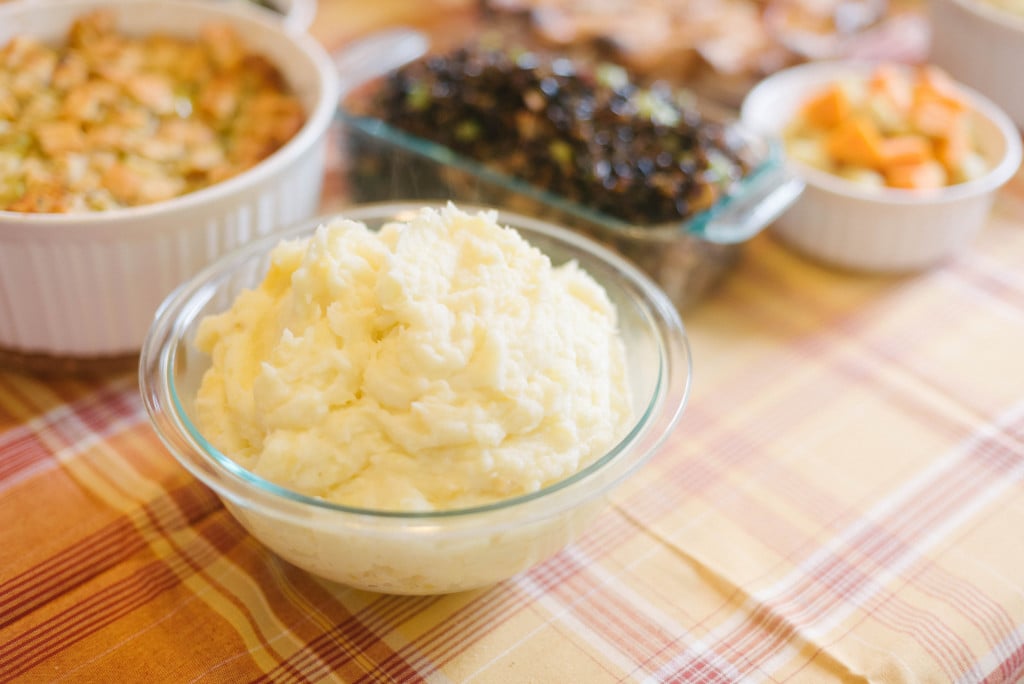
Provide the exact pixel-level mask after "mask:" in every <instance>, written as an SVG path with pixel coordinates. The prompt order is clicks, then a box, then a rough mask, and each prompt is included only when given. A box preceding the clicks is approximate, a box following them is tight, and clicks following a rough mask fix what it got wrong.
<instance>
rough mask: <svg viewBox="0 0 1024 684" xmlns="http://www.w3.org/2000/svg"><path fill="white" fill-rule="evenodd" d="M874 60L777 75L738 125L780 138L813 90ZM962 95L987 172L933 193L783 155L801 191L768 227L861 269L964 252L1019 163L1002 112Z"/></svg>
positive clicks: (912, 266) (862, 71) (889, 268)
mask: <svg viewBox="0 0 1024 684" xmlns="http://www.w3.org/2000/svg"><path fill="white" fill-rule="evenodd" d="M875 66H876V65H874V64H870V63H864V62H818V63H811V64H804V65H801V66H797V67H792V68H790V69H786V70H784V71H781V72H779V73H777V74H775V75H774V76H771V77H769V78H768V79H766V80H765V81H763V82H761V83H760V84H759V85H758V86H756V87H755V88H754V89H753V90H752V91H751V92H750V93H749V94H748V96H747V97H746V99H745V100H744V102H743V107H742V113H741V117H742V119H743V122H744V123H745V124H746V125H747V126H748V127H750V128H751V129H752V130H754V131H755V132H758V133H761V134H763V135H776V136H777V135H780V134H781V132H782V130H783V128H784V127H785V126H786V125H787V124H788V123H789V122H790V121H791V120H792V118H793V116H794V115H795V114H796V111H797V109H798V108H799V107H800V106H801V104H802V103H803V102H804V101H805V100H806V99H807V98H808V97H809V96H810V95H811V94H812V93H813V92H816V91H818V90H820V89H821V88H822V87H824V86H825V85H827V84H829V83H832V82H835V81H836V80H842V79H851V78H864V77H866V76H867V75H868V74H869V73H870V72H871V71H872V70H873V69H874V68H875ZM963 91H964V95H965V97H966V98H967V99H968V101H969V103H970V106H971V108H972V111H973V112H974V116H975V122H974V124H975V129H976V132H977V135H978V143H979V146H980V147H981V152H982V154H983V156H984V157H985V159H986V160H987V161H988V163H989V165H990V168H991V170H990V171H989V172H988V173H987V174H985V175H984V176H982V177H981V178H979V179H977V180H974V181H971V182H969V183H960V184H957V185H952V186H948V187H945V188H941V189H939V190H935V191H910V190H900V189H892V188H882V189H873V188H864V187H862V186H859V185H857V184H855V183H853V182H851V181H847V180H844V179H842V178H840V177H838V176H834V175H832V174H829V173H827V172H824V171H820V170H817V169H814V168H811V167H808V166H806V165H803V164H800V163H797V162H794V161H790V162H789V164H790V166H791V167H792V169H793V171H794V172H795V173H798V174H799V175H800V176H801V177H802V178H803V179H804V181H805V183H806V187H805V189H804V192H803V193H802V194H801V196H800V197H799V199H797V201H796V202H795V203H794V204H793V206H791V207H790V209H789V210H788V211H787V212H786V213H785V214H783V215H782V217H780V218H779V220H778V221H777V222H776V223H775V224H774V225H773V226H772V227H771V229H770V230H772V231H773V232H774V233H775V234H777V235H778V236H779V237H781V238H782V239H783V240H784V241H785V242H787V243H788V244H789V245H791V246H793V247H795V248H796V249H798V250H799V251H801V252H803V253H805V254H807V255H809V256H811V257H814V258H817V259H820V260H822V261H825V262H827V263H830V264H833V265H837V266H841V267H845V268H852V269H857V270H866V271H879V272H899V271H913V270H919V269H922V268H926V267H928V266H931V265H933V264H936V263H937V262H939V261H942V260H943V259H945V258H947V257H949V256H951V255H953V254H955V253H957V252H958V251H960V250H961V249H963V248H964V247H965V246H967V245H968V244H969V243H970V242H971V241H972V240H973V238H974V237H975V235H976V234H977V233H978V231H979V230H980V229H981V228H982V226H983V225H984V223H985V220H986V218H987V216H988V214H989V210H990V209H991V206H992V201H993V199H994V197H995V193H996V190H997V189H998V188H999V187H1000V186H1002V185H1003V184H1004V183H1005V182H1006V181H1007V180H1009V179H1010V178H1011V177H1012V176H1013V174H1014V172H1016V170H1017V168H1018V167H1019V166H1020V162H1021V142H1020V136H1019V134H1018V133H1017V130H1016V129H1015V128H1014V125H1013V123H1012V122H1011V121H1010V119H1009V118H1008V117H1007V116H1006V114H1004V113H1003V112H1002V110H1000V109H999V107H997V106H996V105H994V104H993V103H992V102H990V101H989V100H988V99H986V98H985V97H983V96H981V95H979V94H977V93H975V92H974V91H972V90H969V89H967V88H964V89H963Z"/></svg>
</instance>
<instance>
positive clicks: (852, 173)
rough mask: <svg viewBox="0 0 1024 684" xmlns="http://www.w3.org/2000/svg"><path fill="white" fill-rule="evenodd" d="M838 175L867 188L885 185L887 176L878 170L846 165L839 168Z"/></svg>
mask: <svg viewBox="0 0 1024 684" xmlns="http://www.w3.org/2000/svg"><path fill="white" fill-rule="evenodd" d="M837 175H838V176H839V177H841V178H845V179H846V180H848V181H853V182H854V183H856V184H857V185H861V186H864V187H866V188H884V187H885V176H883V175H882V174H880V173H878V172H877V171H873V170H872V169H865V168H863V167H858V166H844V167H842V168H841V169H839V172H838V174H837Z"/></svg>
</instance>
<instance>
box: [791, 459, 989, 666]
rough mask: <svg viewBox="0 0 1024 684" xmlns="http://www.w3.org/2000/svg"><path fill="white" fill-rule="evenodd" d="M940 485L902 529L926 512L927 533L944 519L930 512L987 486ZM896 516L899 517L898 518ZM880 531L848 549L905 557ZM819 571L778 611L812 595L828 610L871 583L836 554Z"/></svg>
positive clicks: (880, 560)
mask: <svg viewBox="0 0 1024 684" xmlns="http://www.w3.org/2000/svg"><path fill="white" fill-rule="evenodd" d="M981 444H984V442H982V443H981ZM979 446H981V445H979ZM940 482H941V483H943V484H944V485H945V487H946V489H945V490H943V489H942V488H941V487H938V486H937V487H935V488H934V489H931V490H929V491H928V492H927V494H926V495H925V497H921V498H918V499H916V500H915V501H914V504H916V506H915V505H912V506H910V507H908V509H907V511H908V514H907V515H906V516H905V517H907V521H905V522H903V523H902V527H907V526H909V525H910V524H911V522H913V521H914V515H913V513H914V512H915V511H914V509H915V508H917V509H921V510H923V512H924V514H925V517H923V518H921V520H920V522H919V523H918V527H919V528H922V529H921V530H920V531H921V532H923V531H924V529H926V528H927V527H928V525H929V523H932V522H934V521H938V520H939V519H941V518H942V517H943V516H942V515H941V513H938V512H936V513H934V514H933V515H931V516H930V517H929V516H928V513H929V512H930V511H933V510H937V509H941V505H940V504H942V503H946V504H947V505H949V504H952V505H950V507H951V508H952V506H953V505H955V504H957V503H960V501H964V500H969V499H970V498H971V495H973V494H974V493H975V492H977V491H979V490H980V489H982V488H983V487H984V485H985V482H984V480H982V479H980V478H979V480H978V482H977V483H975V486H974V487H973V488H972V489H970V490H967V489H966V488H965V487H963V483H962V482H958V481H957V479H956V478H954V477H948V478H945V480H940ZM949 489H952V490H954V491H953V492H950V494H949V495H946V494H945V491H947V490H949ZM960 493H963V494H964V496H961V497H960V501H958V500H956V499H951V498H949V497H950V496H952V495H954V494H960ZM892 517H893V518H895V516H892ZM884 528H897V526H894V525H891V524H890V525H886V526H884ZM876 529H877V530H879V531H880V530H883V526H881V525H879V526H877V527H876V528H868V529H866V530H865V531H864V532H862V533H861V534H859V535H858V537H857V538H855V539H854V540H851V542H850V544H848V548H850V550H857V549H858V547H860V549H859V550H860V555H862V556H867V557H869V558H870V557H871V554H876V555H877V557H875V558H872V560H874V561H875V563H876V565H878V566H880V567H885V565H886V564H887V563H888V562H889V561H891V560H892V559H893V558H894V557H896V556H898V555H902V554H898V553H897V552H898V551H899V550H900V547H899V546H897V548H896V549H894V550H889V551H888V552H886V546H888V545H889V544H887V543H886V539H880V537H882V535H880V534H878V533H877V532H875V531H874V530H876ZM897 529H898V528H897ZM896 534H898V532H896V531H893V532H892V533H891V535H890V534H887V535H885V537H886V538H887V539H892V538H895V536H896ZM902 548H903V549H906V548H909V547H908V545H903V546H902ZM816 570H817V574H816V576H810V575H808V576H807V577H806V578H805V579H804V581H803V582H802V583H799V584H797V585H796V586H795V588H794V589H793V590H792V591H791V592H790V598H789V599H786V600H781V601H774V602H772V603H773V605H774V610H776V611H779V612H783V613H789V611H786V610H782V608H781V607H780V606H782V607H784V606H786V604H787V603H794V602H796V601H797V598H796V597H798V596H799V597H801V598H803V597H804V596H807V595H810V596H812V597H813V598H814V602H816V603H818V604H819V606H822V607H825V606H827V605H828V604H829V603H830V602H831V601H830V599H832V598H834V597H836V596H843V595H844V594H846V595H849V594H851V593H853V592H855V591H857V590H858V589H859V588H861V587H862V586H863V585H864V584H865V583H866V581H867V579H866V577H865V576H864V574H863V573H860V572H857V568H856V567H855V566H853V565H852V564H849V563H846V562H845V561H844V560H842V559H841V558H840V557H839V556H837V555H833V556H832V557H831V559H830V560H829V561H828V562H826V563H825V564H822V565H819V567H818V568H817V569H816ZM844 570H845V572H844ZM858 575H860V576H861V579H860V581H857V578H858ZM801 585H803V586H801ZM825 588H827V589H831V590H832V591H831V593H829V592H827V591H825ZM813 589H818V591H817V592H814V591H813ZM803 603H805V605H804V606H802V607H801V612H803V613H806V612H808V611H809V610H810V606H813V605H814V603H813V602H803ZM822 607H819V608H818V609H817V611H816V612H815V613H813V614H812V615H811V619H817V618H818V617H819V616H820V615H821V614H823V613H822V610H823V608H822ZM801 612H797V613H795V614H790V615H788V617H789V619H790V620H793V621H794V622H798V623H799V620H800V619H802V618H803V617H804V616H803V615H802V614H801ZM951 634H952V633H951ZM928 636H929V637H930V636H931V634H929V635H928ZM952 639H955V636H953V637H952ZM948 643H949V642H948V641H947V642H942V646H943V650H944V651H945V654H946V655H947V656H952V657H953V659H954V660H955V659H956V658H955V656H953V654H952V653H951V652H950V651H949V650H948V649H946V648H945V646H946V645H947V644H948ZM922 645H924V644H922ZM964 648H966V645H965V646H964ZM929 652H930V653H931V654H932V655H933V657H936V659H939V658H940V657H941V656H940V655H939V653H936V652H931V651H930V650H929Z"/></svg>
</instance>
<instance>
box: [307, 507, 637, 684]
mask: <svg viewBox="0 0 1024 684" xmlns="http://www.w3.org/2000/svg"><path fill="white" fill-rule="evenodd" d="M604 520H607V521H608V522H609V523H610V524H601V521H604ZM633 532H634V530H633V528H632V527H631V526H630V525H628V524H627V523H626V522H625V521H624V520H622V519H621V518H619V517H617V516H604V517H602V518H601V519H599V521H598V524H595V525H594V526H593V527H592V528H591V530H590V531H589V532H588V533H587V534H586V535H584V536H583V537H582V538H581V539H580V540H579V541H577V542H576V545H577V546H578V547H580V548H582V549H584V550H585V551H586V550H590V553H591V555H595V556H596V555H602V554H603V553H605V552H607V551H608V550H610V549H611V548H614V547H615V546H616V545H617V543H618V541H619V540H621V539H623V538H625V537H627V536H628V535H629V534H631V533H633ZM559 562H562V560H561V554H559V555H556V556H554V557H553V558H551V559H548V560H547V561H545V562H544V563H542V564H540V565H538V566H535V567H534V568H532V569H531V570H529V571H527V576H530V575H531V574H532V573H539V572H542V571H543V568H544V567H545V566H546V565H547V564H552V563H554V564H557V563H559ZM382 600H390V599H382ZM393 600H394V602H395V604H397V608H398V610H393V615H394V617H393V619H392V620H390V621H387V622H384V621H378V624H376V625H374V629H375V630H376V631H378V632H384V633H386V632H389V631H391V630H392V629H394V628H395V627H397V625H398V624H400V623H401V622H402V621H404V620H405V619H406V617H408V616H411V614H413V613H414V612H416V611H417V610H419V609H420V607H419V606H418V604H406V599H402V598H399V597H395V598H394V599H393ZM529 603H530V600H529V598H528V597H527V596H526V594H525V593H524V592H523V590H522V589H521V588H520V587H518V586H517V584H516V581H515V580H512V581H508V582H504V583H502V584H499V585H497V586H495V587H492V588H490V589H488V590H486V591H485V592H484V593H483V594H481V595H480V596H479V597H477V598H476V599H475V600H473V601H471V602H469V603H467V604H466V605H465V606H463V607H461V608H460V609H459V610H457V611H455V612H454V613H453V614H452V615H450V616H449V617H448V619H446V620H445V621H444V622H443V623H438V624H435V625H433V626H432V627H431V628H430V629H428V630H427V631H426V632H424V633H423V634H420V635H419V636H418V637H417V638H416V639H413V640H412V641H410V642H408V643H407V644H405V645H404V646H402V647H401V648H399V649H398V650H397V651H396V652H395V654H394V656H392V657H390V658H388V659H387V660H385V661H383V662H381V663H380V668H381V670H382V671H385V672H387V671H390V669H391V668H393V667H394V666H395V663H394V662H392V661H398V660H403V659H404V660H407V661H408V662H409V664H410V665H411V666H412V667H413V668H414V669H415V670H417V671H418V672H419V673H420V674H421V675H423V676H429V675H430V673H431V672H434V671H435V670H437V669H439V668H441V667H443V666H444V665H445V664H447V663H448V662H450V661H451V660H453V659H454V658H456V657H457V656H458V655H460V654H461V653H463V652H465V650H466V649H468V648H470V647H471V646H472V645H473V644H475V643H476V642H477V641H478V640H479V639H480V638H482V637H483V636H484V635H485V634H486V633H487V632H488V629H487V628H488V626H489V625H494V624H500V623H501V622H502V621H504V620H507V619H509V618H511V617H512V616H514V615H515V614H517V613H518V612H519V611H520V610H522V609H523V608H525V607H526V606H527V605H529ZM375 606H376V604H374V606H373V607H371V608H369V610H375ZM365 622H366V623H367V624H370V622H369V620H366V621H365ZM306 655H308V654H303V653H302V652H300V653H296V654H294V655H293V656H292V657H291V658H290V659H289V660H290V661H295V660H298V659H300V658H302V657H305V656H306ZM359 681H361V682H363V681H366V682H370V681H373V680H372V679H368V678H366V677H364V678H363V679H361V680H359Z"/></svg>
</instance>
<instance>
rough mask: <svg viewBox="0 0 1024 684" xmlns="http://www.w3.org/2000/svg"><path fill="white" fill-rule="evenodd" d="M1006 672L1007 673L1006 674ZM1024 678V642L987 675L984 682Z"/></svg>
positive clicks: (992, 683)
mask: <svg viewBox="0 0 1024 684" xmlns="http://www.w3.org/2000/svg"><path fill="white" fill-rule="evenodd" d="M1004 673H1006V674H1005V675H1004ZM1022 680H1024V644H1021V645H1020V646H1018V647H1017V648H1016V650H1014V651H1013V653H1011V654H1010V655H1009V656H1007V657H1006V658H1005V659H1003V661H1002V662H1001V663H999V665H998V666H997V667H996V670H995V671H994V672H990V673H989V674H988V676H987V677H985V679H984V681H983V684H1006V683H1007V682H1020V681H1022Z"/></svg>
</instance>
